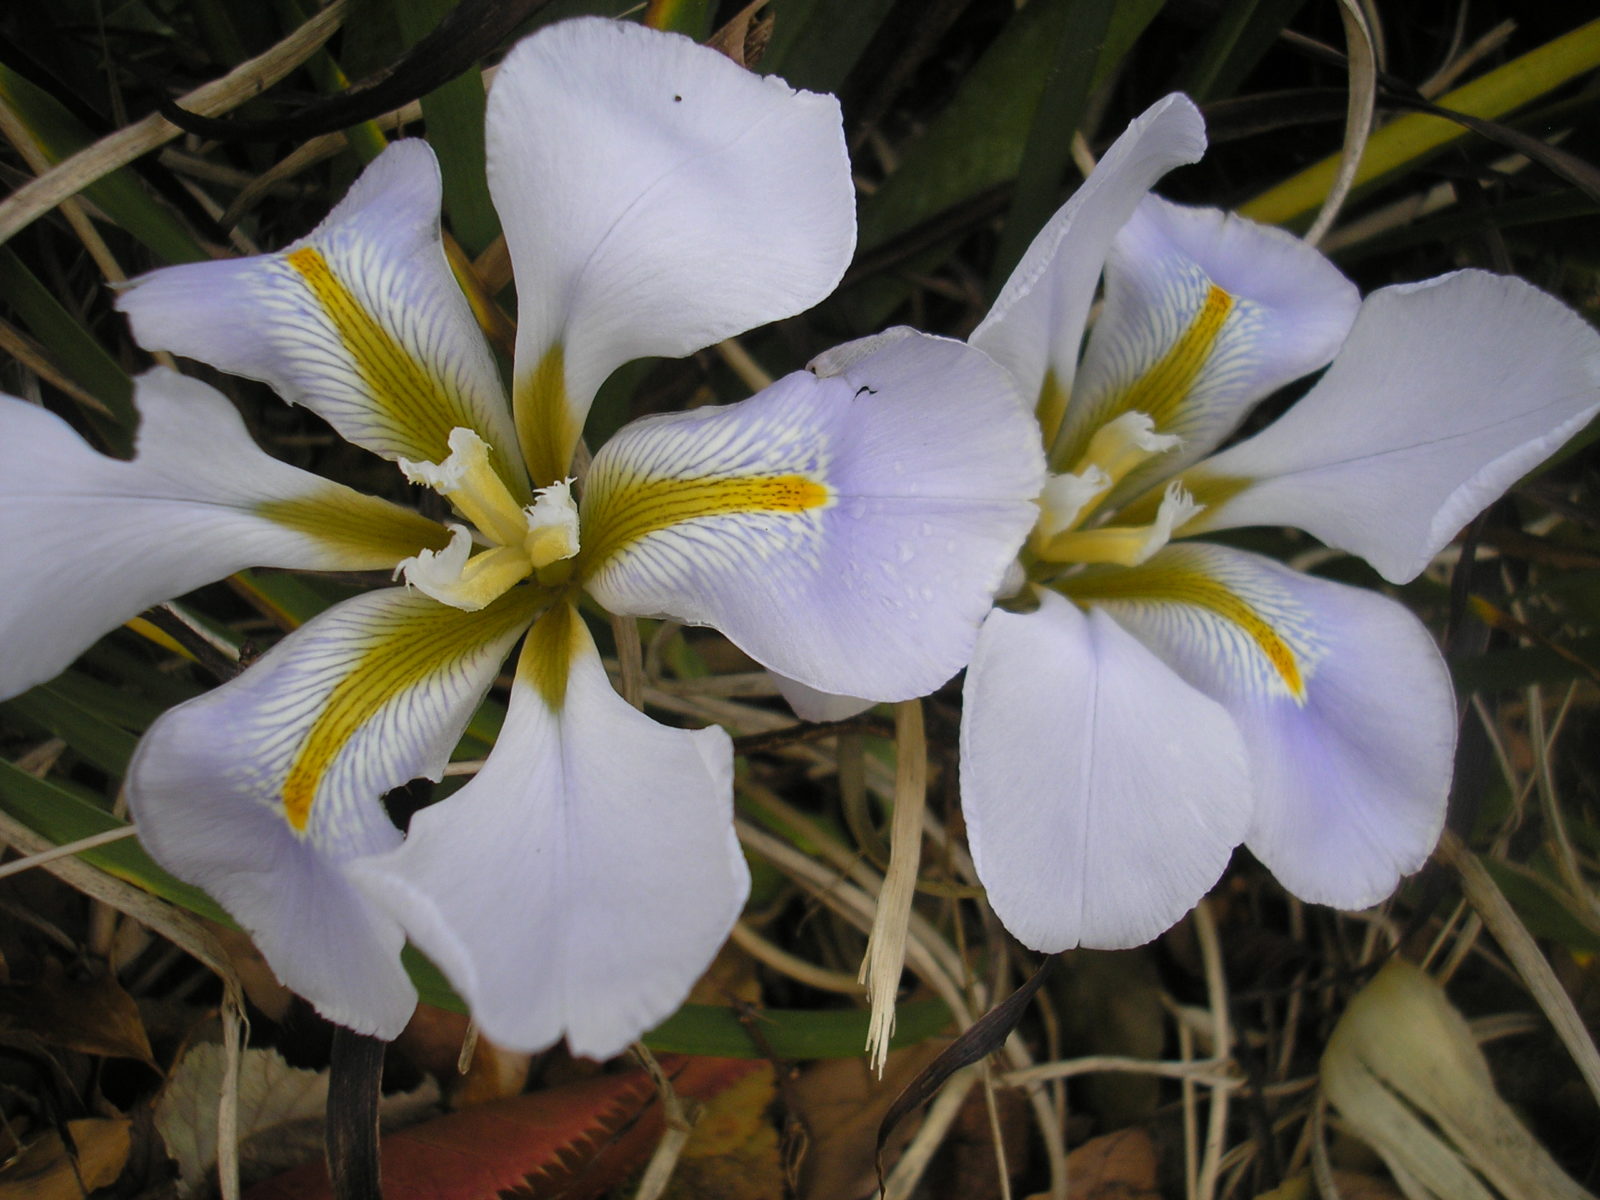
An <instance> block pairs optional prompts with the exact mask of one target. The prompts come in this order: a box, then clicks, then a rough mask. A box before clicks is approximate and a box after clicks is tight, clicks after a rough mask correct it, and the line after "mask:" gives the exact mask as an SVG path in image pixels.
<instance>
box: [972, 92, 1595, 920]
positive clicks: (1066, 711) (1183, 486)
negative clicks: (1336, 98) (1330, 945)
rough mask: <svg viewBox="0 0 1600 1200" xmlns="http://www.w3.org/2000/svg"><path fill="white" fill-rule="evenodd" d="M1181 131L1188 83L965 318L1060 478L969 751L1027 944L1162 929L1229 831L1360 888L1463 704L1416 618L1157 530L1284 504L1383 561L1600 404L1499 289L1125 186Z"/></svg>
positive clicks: (1339, 898) (1215, 865)
mask: <svg viewBox="0 0 1600 1200" xmlns="http://www.w3.org/2000/svg"><path fill="white" fill-rule="evenodd" d="M1200 141H1201V135H1200V133H1199V126H1198V114H1196V113H1195V112H1194V110H1193V108H1192V106H1190V105H1189V104H1188V102H1187V101H1186V100H1184V99H1183V98H1182V97H1168V98H1167V99H1166V100H1164V101H1162V102H1161V103H1160V104H1158V105H1156V106H1155V107H1154V108H1152V109H1151V110H1150V112H1148V113H1146V114H1145V115H1144V116H1143V117H1141V118H1140V119H1139V120H1137V121H1135V122H1134V123H1133V125H1131V126H1130V127H1129V129H1128V132H1127V133H1125V134H1124V135H1123V137H1122V138H1120V139H1118V141H1117V143H1116V144H1115V145H1114V146H1113V147H1112V148H1111V149H1110V151H1108V152H1107V154H1106V156H1105V158H1104V159H1103V160H1102V163H1101V166H1100V168H1099V169H1098V170H1097V171H1096V172H1095V173H1094V175H1093V176H1092V177H1091V178H1090V179H1089V180H1088V181H1087V182H1086V183H1085V185H1084V187H1083V188H1082V189H1080V191H1079V193H1078V195H1076V196H1074V197H1073V199H1072V200H1071V201H1069V202H1068V204H1067V205H1066V206H1065V207H1064V208H1063V209H1062V210H1061V212H1059V213H1058V214H1057V215H1056V216H1055V218H1054V219H1053V220H1052V221H1051V222H1050V223H1049V224H1048V225H1047V226H1046V228H1045V231H1044V232H1043V233H1041V234H1040V236H1039V238H1038V239H1037V240H1036V241H1035V242H1034V245H1033V246H1032V247H1031V248H1030V250H1029V252H1028V253H1027V254H1026V255H1025V256H1024V258H1023V260H1022V263H1021V265H1020V266H1019V267H1018V269H1017V271H1016V272H1015V273H1014V274H1013V276H1012V278H1011V280H1010V281H1009V282H1008V283H1007V284H1006V286H1005V288H1004V289H1002V291H1001V295H1000V299H999V300H998V301H997V302H996V304H995V307H994V309H993V311H992V312H991V313H990V314H989V316H988V317H987V318H986V319H985V320H984V321H983V322H982V323H981V324H980V325H979V327H978V329H977V331H976V332H975V333H974V334H973V341H974V343H975V344H977V345H979V346H981V347H983V348H984V349H985V350H987V351H988V352H989V353H991V354H992V355H994V356H995V357H996V358H997V359H998V360H999V361H1000V362H1001V363H1002V364H1003V365H1004V366H1005V367H1006V368H1007V369H1008V370H1010V371H1011V372H1012V374H1013V376H1014V377H1015V378H1016V379H1017V381H1018V383H1019V385H1020V386H1021V387H1022V388H1023V389H1024V390H1025V391H1027V392H1031V393H1032V394H1034V395H1035V396H1036V412H1037V415H1038V418H1039V423H1040V435H1041V440H1042V442H1043V444H1044V446H1045V448H1046V450H1047V451H1048V453H1049V456H1050V467H1051V469H1052V471H1053V472H1055V473H1054V474H1053V475H1052V476H1051V478H1050V480H1049V482H1048V483H1047V484H1046V487H1045V490H1044V494H1043V496H1042V498H1041V510H1040V520H1039V524H1038V526H1037V527H1036V528H1035V530H1034V533H1033V535H1032V537H1031V538H1030V541H1029V548H1030V553H1029V554H1028V555H1027V557H1026V559H1025V560H1024V563H1023V564H1022V565H1021V566H1020V567H1019V570H1018V572H1017V573H1018V575H1019V577H1022V578H1024V579H1025V586H1023V587H1022V590H1021V591H1020V592H1019V593H1018V594H1017V595H1016V597H1015V598H1014V599H1012V600H1010V601H1007V602H1005V604H1004V605H1003V606H1002V607H1001V608H998V609H996V610H995V611H994V612H993V613H992V614H991V615H990V617H989V618H988V620H987V621H986V623H985V625H984V630H983V634H982V636H981V637H980V639H979V642H978V648H977V652H976V655H975V657H974V660H973V664H972V667H971V669H970V671H969V672H968V676H967V688H966V708H965V710H964V715H963V723H962V758H961V781H962V802H963V805H964V806H965V808H966V811H967V823H968V829H969V834H970V839H971V843H972V851H973V858H974V860H975V862H976V863H977V866H978V869H979V872H980V875H981V876H982V878H983V880H984V882H985V883H986V885H987V886H988V889H989V893H990V897H991V900H992V901H993V903H994V906H995V910H996V912H997V913H998V914H999V915H1000V917H1001V919H1002V920H1003V921H1005V922H1006V924H1007V925H1008V926H1009V927H1010V928H1011V929H1012V930H1013V932H1015V933H1016V934H1017V935H1018V936H1019V937H1021V938H1022V939H1023V940H1024V941H1026V942H1027V943H1028V944H1029V945H1032V946H1035V947H1036V948H1039V949H1043V950H1058V949H1062V948H1064V947H1067V946H1071V945H1074V944H1084V945H1090V946H1102V947H1115V946H1126V945H1131V944H1134V943H1137V942H1140V941H1143V940H1146V939H1148V938H1150V937H1152V936H1154V935H1155V934H1156V933H1158V932H1160V930H1161V929H1163V928H1165V927H1166V926H1167V925H1169V924H1171V923H1172V922H1173V921H1174V920H1176V919H1177V918H1178V917H1179V916H1180V915H1181V914H1182V913H1183V911H1185V910H1186V909H1187V908H1188V907H1189V906H1190V905H1192V904H1193V903H1194V902H1195V901H1196V900H1197V899H1199V897H1200V896H1201V895H1203V894H1204V892H1205V890H1206V889H1207V888H1208V887H1210V885H1211V884H1212V883H1213V882H1214V881H1215V879H1216V878H1217V876H1218V875H1219V874H1220V872H1221V871H1222V869H1223V868H1224V866H1225V865H1226V862H1227V858H1228V852H1229V851H1230V850H1231V849H1232V847H1233V846H1234V845H1236V844H1238V843H1239V842H1240V841H1243V842H1245V843H1246V844H1247V845H1249V846H1250V848H1251V849H1252V850H1253V851H1254V852H1255V853H1256V854H1257V855H1258V857H1260V858H1261V859H1262V860H1263V861H1264V862H1265V863H1266V864H1267V865H1268V866H1269V867H1270V868H1271V869H1272V870H1273V872H1274V873H1275V874H1276V875H1277V877H1278V878H1279V880H1280V881H1282V882H1283V883H1284V885H1285V886H1287V887H1288V888H1289V889H1290V890H1291V891H1293V892H1295V893H1296V894H1297V895H1300V896H1302V897H1303V898H1305V899H1308V900H1313V901H1318V902H1323V903H1329V904H1335V905H1341V906H1345V907H1359V906H1362V905H1367V904H1371V903H1374V902H1376V901H1378V900H1380V899H1382V898H1383V897H1384V896H1386V895H1387V894H1388V893H1389V892H1390V891H1391V890H1392V889H1393V888H1394V886H1395V884H1396V882H1397V881H1398V880H1399V878H1400V877H1401V876H1402V875H1403V874H1405V873H1406V872H1409V871H1413V870H1415V869H1416V868H1417V867H1419V866H1420V865H1421V864H1422V862H1423V861H1424V860H1425V859H1426V857H1427V855H1428V853H1429V852H1430V851H1431V849H1432V846H1433V843H1434V841H1435V840H1436V838H1437V837H1438V833H1439V829H1440V826H1441V824H1442V821H1443V816H1444V801H1445V796H1446V793H1447V791H1448V787H1449V781H1450V769H1451V760H1452V752H1453V748H1454V741H1455V710H1454V697H1453V694H1452V691H1451V688H1450V682H1449V676H1448V673H1447V672H1446V670H1445V668H1444V665H1443V663H1442V662H1441V660H1440V658H1439V654H1438V650H1437V649H1436V648H1435V646H1434V644H1433V641H1432V639H1431V638H1430V637H1429V635H1428V633H1427V631H1426V630H1425V629H1424V628H1423V627H1422V626H1421V625H1420V624H1419V623H1418V622H1417V620H1416V618H1415V617H1413V616H1412V615H1411V614H1410V613H1409V612H1408V611H1406V610H1405V609H1404V608H1402V607H1401V606H1399V605H1398V604H1396V603H1394V602H1393V601H1391V600H1388V599H1385V598H1384V597H1381V596H1377V595H1373V594H1370V593H1366V592H1361V591H1358V590H1356V589H1352V588H1348V587H1344V586H1341V585H1336V584H1332V583H1328V582H1326V581H1323V580H1318V579H1312V578H1308V577H1305V576H1301V575H1297V574H1296V573H1294V572H1293V571H1290V570H1289V569H1288V568H1286V567H1283V566H1281V565H1280V564H1277V563H1273V562H1270V561H1268V560H1265V559H1261V558H1258V557H1256V556H1254V555H1248V554H1244V553H1242V552H1239V551H1235V550H1230V549H1226V548H1223V547H1217V546H1205V545H1199V544H1192V543H1189V542H1186V541H1181V540H1174V539H1183V538H1186V537H1189V536H1192V535H1193V534H1195V533H1197V532H1200V531H1202V530H1209V529H1224V528H1230V527H1235V526H1239V525H1247V524H1283V523H1286V522H1292V523H1295V524H1298V525H1300V526H1301V527H1302V528H1304V529H1306V530H1308V531H1310V532H1312V533H1314V534H1316V535H1318V536H1319V537H1322V538H1323V539H1325V540H1326V541H1327V542H1329V543H1330V544H1331V545H1333V546H1335V547H1338V548H1342V549H1346V550H1350V551H1353V552H1355V553H1359V554H1362V555H1364V556H1365V557H1367V558H1368V559H1369V560H1370V561H1371V562H1372V563H1373V565H1375V566H1376V567H1378V569H1379V570H1380V571H1382V572H1383V573H1384V574H1385V575H1386V576H1387V577H1389V578H1390V579H1394V580H1397V581H1400V580H1405V579H1408V578H1410V577H1412V576H1413V575H1415V574H1416V573H1417V572H1419V571H1420V570H1422V568H1423V567H1424V566H1425V565H1426V564H1427V562H1428V561H1429V559H1431V558H1432V556H1433V555H1434V554H1435V553H1437V552H1438V550H1439V549H1440V548H1441V547H1442V546H1444V544H1445V543H1446V542H1448V541H1449V539H1450V538H1451V537H1453V536H1454V534H1455V532H1456V531H1457V530H1458V529H1459V528H1460V526H1461V525H1463V524H1464V523H1465V522H1466V521H1468V520H1470V519H1471V517H1472V516H1473V515H1474V514H1475V513H1477V512H1478V511H1479V510H1480V509H1481V508H1482V507H1483V506H1484V505H1486V504H1488V503H1489V502H1490V501H1491V500H1493V499H1494V498H1495V497H1496V496H1497V495H1498V494H1499V493H1500V492H1501V491H1502V490H1503V489H1504V488H1505V487H1507V486H1508V485H1510V484H1511V483H1512V482H1514V481H1515V480H1516V479H1517V478H1518V477H1519V476H1520V475H1521V474H1522V473H1524V472H1526V471H1527V470H1529V469H1530V468H1532V467H1533V466H1535V465H1537V463H1538V462H1539V461H1541V460H1542V459H1543V458H1544V457H1545V456H1546V455H1548V454H1549V453H1550V452H1551V451H1552V450H1554V449H1555V448H1556V447H1558V446H1559V445H1560V444H1561V443H1562V441H1564V440H1565V439H1566V438H1567V437H1569V436H1571V434H1572V433H1573V432H1575V431H1576V430H1577V429H1579V428H1580V427H1581V426H1582V425H1583V424H1584V423H1585V422H1587V421H1588V420H1589V419H1590V418H1591V417H1592V416H1593V415H1594V413H1595V412H1596V411H1597V409H1600V336H1597V335H1596V334H1595V332H1594V331H1593V330H1592V329H1589V328H1588V327H1587V326H1585V325H1584V324H1583V322H1581V321H1580V320H1578V319H1577V318H1576V317H1574V316H1573V315H1572V314H1571V313H1568V312H1566V311H1565V310H1564V309H1563V308H1562V306H1561V305H1560V304H1558V303H1557V302H1556V301H1554V300H1552V299H1550V298H1549V297H1548V296H1545V295H1543V294H1541V293H1539V292H1537V291H1536V290H1534V289H1533V288H1531V287H1529V286H1528V285H1526V284H1524V283H1521V282H1520V281H1517V280H1511V279H1502V278H1498V277H1495V276H1490V275H1486V274H1484V273H1482V272H1461V273H1458V274H1456V275H1450V276H1445V277H1443V278H1441V279H1436V280H1430V281H1428V282H1426V283H1421V284H1414V285H1410V286H1406V287H1398V288H1388V289H1384V290H1383V291H1380V292H1378V293H1376V294H1374V295H1373V296H1371V297H1369V298H1368V299H1367V300H1366V302H1365V303H1364V304H1361V305H1360V306H1359V308H1358V305H1357V300H1356V295H1355V290H1354V289H1353V288H1352V287H1351V286H1350V284H1349V283H1348V282H1347V281H1346V280H1344V279H1343V278H1342V277H1341V276H1340V275H1339V273H1338V272H1337V271H1335V270H1334V268H1333V267H1332V265H1331V264H1329V263H1328V262H1327V261H1326V260H1324V259H1322V258H1321V257H1320V256H1319V255H1317V254H1316V253H1315V252H1314V251H1312V250H1311V249H1310V248H1308V247H1306V246H1304V245H1302V244H1300V243H1298V242H1295V241H1294V240H1293V239H1291V238H1289V237H1288V236H1287V235H1285V234H1283V233H1282V232H1280V231H1277V230H1271V229H1265V228H1262V227H1259V226H1255V225H1252V224H1250V223H1249V222H1246V221H1243V220H1241V219H1239V218H1237V217H1233V216H1228V215H1225V214H1223V213H1220V212H1215V211H1207V210H1192V209H1183V208H1179V207H1177V206H1175V205H1171V204H1168V203H1166V202H1164V201H1160V200H1157V199H1155V198H1153V197H1144V198H1143V199H1141V198H1140V193H1141V192H1142V191H1143V190H1144V189H1146V188H1148V187H1149V186H1150V185H1151V184H1153V183H1154V181H1155V179H1156V178H1157V177H1158V176H1159V175H1160V174H1161V173H1162V171H1164V170H1165V169H1167V168H1168V167H1171V166H1175V165H1177V164H1178V163H1180V162H1184V161H1189V160H1191V159H1192V158H1194V157H1196V156H1197V155H1198V152H1199V149H1200ZM1102 269H1103V273H1104V279H1105V304H1104V307H1103V311H1102V313H1101V315H1100V317H1099V320H1098V322H1097V323H1096V324H1095V326H1094V327H1093V329H1092V330H1091V332H1090V333H1089V336H1088V339H1087V344H1086V345H1085V338H1084V323H1085V320H1086V318H1087V314H1088V306H1089V300H1090V298H1091V297H1092V295H1093V290H1094V281H1095V278H1096V277H1097V276H1098V275H1100V274H1101V272H1102ZM1080 347H1084V349H1083V351H1082V353H1083V358H1082V361H1081V363H1080V362H1079V361H1078V355H1079V352H1080ZM1330 360H1331V364H1330ZM1324 365H1327V366H1328V370H1327V373H1326V375H1325V376H1324V377H1323V378H1322V380H1321V381H1320V382H1318V383H1317V384H1316V386H1314V387H1313V388H1312V390H1311V391H1310V393H1309V394H1308V395H1307V396H1306V397H1305V398H1304V399H1302V400H1301V401H1300V402H1299V403H1298V404H1296V405H1295V406H1294V407H1293V408H1291V409H1290V411H1289V413H1288V414H1287V415H1286V416H1284V417H1282V418H1281V419H1279V420H1278V421H1277V422H1276V423H1275V424H1274V425H1272V426H1270V427H1268V428H1267V429H1266V430H1265V431H1263V432H1261V433H1259V434H1257V435H1255V436H1254V437H1251V438H1249V439H1247V440H1245V441H1243V442H1240V443H1239V444H1238V445H1236V446H1233V447H1231V448H1228V449H1224V450H1221V451H1220V452H1218V453H1212V452H1213V451H1215V450H1216V449H1217V447H1218V446H1219V445H1220V444H1221V443H1222V442H1223V441H1224V439H1226V438H1227V437H1228V435H1229V434H1230V433H1231V432H1232V431H1233V430H1234V429H1235V428H1236V427H1237V426H1238V424H1239V422H1240V421H1241V420H1242V419H1243V418H1244V417H1245V416H1246V415H1247V414H1248V412H1249V410H1250V408H1251V407H1253V406H1254V405H1255V404H1256V403H1257V402H1259V401H1260V400H1262V399H1263V398H1265V396H1266V395H1268V394H1269V393H1270V392H1272V391H1273V390H1275V389H1277V388H1278V387H1280V386H1281V385H1283V384H1284V383H1287V382H1289V381H1290V380H1292V379H1294V378H1296V377H1297V376H1300V375H1303V374H1305V373H1307V372H1309V371H1313V370H1316V369H1318V368H1320V367H1322V366H1324ZM1207 455H1210V457H1207ZM1023 567H1025V568H1026V569H1025V570H1023V569H1022V568H1023ZM1075 610H1076V611H1075ZM1135 695H1137V696H1140V697H1142V698H1143V699H1142V700H1141V701H1140V702H1138V703H1135V702H1134V701H1133V700H1132V699H1130V697H1133V696H1135ZM1245 797H1247V798H1248V802H1247V803H1245V804H1241V803H1240V801H1241V798H1245Z"/></svg>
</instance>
